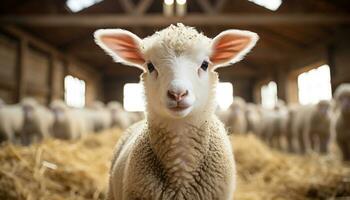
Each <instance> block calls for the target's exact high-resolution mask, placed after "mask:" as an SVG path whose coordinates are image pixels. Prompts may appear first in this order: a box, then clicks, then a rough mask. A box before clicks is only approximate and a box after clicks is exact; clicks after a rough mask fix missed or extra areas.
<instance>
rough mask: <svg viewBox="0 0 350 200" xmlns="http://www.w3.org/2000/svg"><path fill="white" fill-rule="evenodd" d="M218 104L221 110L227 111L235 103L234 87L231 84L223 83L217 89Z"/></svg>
mask: <svg viewBox="0 0 350 200" xmlns="http://www.w3.org/2000/svg"><path fill="white" fill-rule="evenodd" d="M216 102H217V103H218V105H219V107H220V109H221V110H227V108H228V107H230V105H231V104H232V102H233V86H232V83H230V82H221V83H219V84H218V86H217V88H216Z"/></svg>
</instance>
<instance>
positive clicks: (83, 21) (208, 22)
mask: <svg viewBox="0 0 350 200" xmlns="http://www.w3.org/2000/svg"><path fill="white" fill-rule="evenodd" d="M178 22H183V23H185V24H187V25H196V26H217V25H218V24H220V25H222V26H239V25H334V24H346V25H349V24H350V15H336V14H332V15H330V14H275V15H271V14H268V15H267V14H226V15H201V14H191V15H188V16H186V17H169V18H167V17H164V16H163V15H159V14H155V15H144V16H136V15H30V16H2V17H0V25H9V24H15V25H26V26H45V27H60V26H61V27H62V26H66V27H67V26H68V27H69V26H73V27H106V26H118V27H126V26H128V27H130V26H144V27H157V26H167V25H169V24H174V23H178Z"/></svg>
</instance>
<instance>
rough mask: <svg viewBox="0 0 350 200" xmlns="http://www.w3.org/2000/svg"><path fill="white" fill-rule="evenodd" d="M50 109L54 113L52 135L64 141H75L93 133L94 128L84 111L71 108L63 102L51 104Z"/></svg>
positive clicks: (58, 101)
mask: <svg viewBox="0 0 350 200" xmlns="http://www.w3.org/2000/svg"><path fill="white" fill-rule="evenodd" d="M50 108H51V110H52V112H53V113H54V124H53V128H52V129H53V131H52V135H53V137H55V138H59V139H63V140H75V139H79V138H81V137H84V136H85V135H86V134H87V133H89V132H91V131H92V129H93V126H92V125H91V123H90V122H89V121H88V119H87V115H86V114H85V111H84V110H82V109H72V108H69V107H68V106H67V105H66V104H65V103H64V102H63V101H61V100H55V101H53V102H51V104H50Z"/></svg>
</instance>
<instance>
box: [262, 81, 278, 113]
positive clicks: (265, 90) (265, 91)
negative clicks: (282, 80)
mask: <svg viewBox="0 0 350 200" xmlns="http://www.w3.org/2000/svg"><path fill="white" fill-rule="evenodd" d="M277 99H278V97H277V84H276V83H275V82H274V81H270V82H269V83H268V84H266V85H263V86H262V87H261V104H262V106H263V107H264V108H274V107H275V105H276V103H277Z"/></svg>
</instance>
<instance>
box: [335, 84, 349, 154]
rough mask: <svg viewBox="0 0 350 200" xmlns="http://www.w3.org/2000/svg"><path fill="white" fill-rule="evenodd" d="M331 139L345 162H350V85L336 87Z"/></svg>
mask: <svg viewBox="0 0 350 200" xmlns="http://www.w3.org/2000/svg"><path fill="white" fill-rule="evenodd" d="M333 110H334V114H333V117H332V120H331V127H332V128H331V131H332V137H333V138H335V139H336V141H337V143H338V145H339V148H340V150H341V152H342V154H343V158H344V160H346V161H350V84H349V83H344V84H341V85H340V86H338V88H337V89H336V91H335V93H334V108H333Z"/></svg>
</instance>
